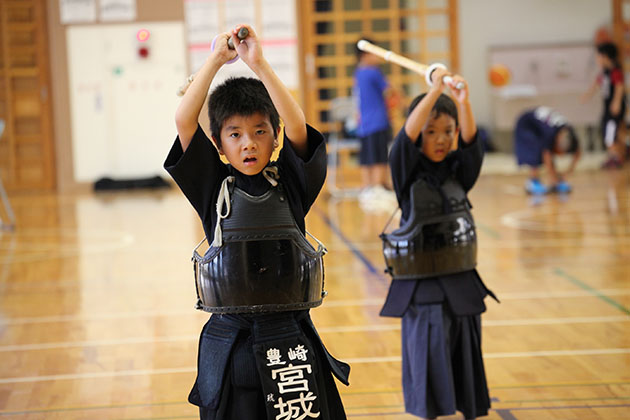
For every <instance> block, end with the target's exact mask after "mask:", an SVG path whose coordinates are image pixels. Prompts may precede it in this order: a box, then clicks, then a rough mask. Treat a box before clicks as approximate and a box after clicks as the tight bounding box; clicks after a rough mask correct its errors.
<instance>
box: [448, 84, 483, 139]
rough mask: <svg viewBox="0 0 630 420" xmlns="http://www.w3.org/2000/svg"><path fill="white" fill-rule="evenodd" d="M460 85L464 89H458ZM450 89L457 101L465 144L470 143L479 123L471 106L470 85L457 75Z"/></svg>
mask: <svg viewBox="0 0 630 420" xmlns="http://www.w3.org/2000/svg"><path fill="white" fill-rule="evenodd" d="M458 85H459V86H463V87H462V88H461V89H457V88H456V86H458ZM449 87H450V88H451V92H453V97H454V98H455V100H456V101H457V114H458V116H459V125H460V127H461V135H462V140H463V141H464V142H465V143H470V142H471V141H473V139H474V138H475V134H476V133H477V123H476V122H475V116H474V115H473V111H472V107H471V106H470V101H469V97H470V95H469V93H468V83H466V80H464V78H462V77H461V76H459V75H455V76H453V81H452V82H451V83H450V84H449Z"/></svg>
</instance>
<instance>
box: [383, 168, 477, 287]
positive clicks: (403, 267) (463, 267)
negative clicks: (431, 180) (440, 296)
mask: <svg viewBox="0 0 630 420" xmlns="http://www.w3.org/2000/svg"><path fill="white" fill-rule="evenodd" d="M409 197H410V203H411V212H410V215H409V218H408V219H407V220H406V221H404V222H403V223H402V224H401V226H400V227H399V228H398V229H396V230H395V231H393V232H391V233H382V234H381V239H382V241H383V256H384V257H385V264H386V265H387V269H386V271H387V272H389V273H390V274H391V276H392V277H393V278H394V279H396V280H414V279H422V278H427V277H434V276H439V275H446V274H454V273H459V272H463V271H468V270H472V269H473V268H475V266H476V265H477V234H476V231H475V222H474V220H473V217H472V214H471V213H470V204H469V203H468V199H467V198H466V192H465V191H464V190H463V188H462V187H461V186H460V185H459V183H457V182H456V181H455V180H453V179H450V178H449V179H447V180H446V181H445V182H444V183H442V185H441V186H439V187H437V188H436V187H433V186H431V185H429V184H428V183H427V182H426V181H425V180H424V179H419V180H417V181H415V182H414V183H413V184H412V185H411V191H410V196H409ZM445 201H446V202H445ZM386 228H387V227H386Z"/></svg>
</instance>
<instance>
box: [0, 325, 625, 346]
mask: <svg viewBox="0 0 630 420" xmlns="http://www.w3.org/2000/svg"><path fill="white" fill-rule="evenodd" d="M609 322H630V317H627V316H601V317H574V318H541V319H531V318H528V319H504V320H487V321H484V322H483V326H484V327H507V326H528V325H565V324H588V323H609ZM317 330H318V332H319V333H322V334H335V333H348V332H371V331H398V330H400V322H397V323H386V324H380V325H368V324H365V325H345V326H336V327H321V328H318V329H317ZM198 339H199V337H198V335H181V336H162V337H132V338H121V339H112V340H89V341H68V342H52V343H30V344H13V345H4V346H0V352H19V351H32V350H51V349H59V348H73V347H104V346H116V345H125V344H152V343H172V342H181V341H191V342H194V341H197V340H198Z"/></svg>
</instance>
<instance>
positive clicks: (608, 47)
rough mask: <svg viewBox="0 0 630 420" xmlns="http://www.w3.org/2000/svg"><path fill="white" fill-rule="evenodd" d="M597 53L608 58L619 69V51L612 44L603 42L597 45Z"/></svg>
mask: <svg viewBox="0 0 630 420" xmlns="http://www.w3.org/2000/svg"><path fill="white" fill-rule="evenodd" d="M597 52H598V53H600V54H601V55H603V56H605V57H608V58H609V59H610V61H612V62H613V63H614V64H615V65H616V66H617V67H619V49H618V48H617V46H616V45H615V44H613V43H612V42H602V43H601V44H598V45H597Z"/></svg>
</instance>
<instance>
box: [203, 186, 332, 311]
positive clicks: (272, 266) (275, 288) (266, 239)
mask: <svg viewBox="0 0 630 420" xmlns="http://www.w3.org/2000/svg"><path fill="white" fill-rule="evenodd" d="M231 191H232V194H230V195H231V210H230V213H229V215H228V216H227V217H226V218H225V219H223V221H222V234H221V238H222V244H221V245H220V246H211V247H210V248H209V249H208V250H207V252H206V253H205V255H204V256H203V257H202V256H201V255H199V254H198V253H197V250H196V249H195V251H194V252H193V264H194V270H195V283H196V288H197V298H198V301H197V309H201V310H204V311H207V312H214V313H243V312H270V311H289V310H298V309H305V308H312V307H315V306H319V305H321V303H322V299H323V297H324V296H325V295H326V292H325V291H324V289H323V288H324V265H323V260H322V257H323V255H324V253H325V252H326V249H325V248H324V246H323V245H322V244H321V243H320V244H319V247H318V249H315V248H314V247H313V246H312V245H311V244H310V242H309V241H308V240H307V239H306V238H305V237H304V235H303V234H302V232H301V231H300V230H299V228H298V227H297V225H296V224H295V220H294V218H293V215H292V213H291V209H290V207H289V204H288V201H287V199H286V196H285V194H284V193H283V191H282V188H281V186H280V185H279V186H278V187H271V188H270V189H269V191H267V192H266V193H265V194H263V195H262V196H259V197H254V196H251V195H249V194H247V193H246V192H244V191H242V190H240V189H238V188H235V187H232V188H231ZM217 223H221V220H218V221H217Z"/></svg>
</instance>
